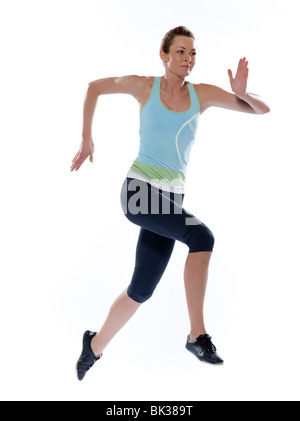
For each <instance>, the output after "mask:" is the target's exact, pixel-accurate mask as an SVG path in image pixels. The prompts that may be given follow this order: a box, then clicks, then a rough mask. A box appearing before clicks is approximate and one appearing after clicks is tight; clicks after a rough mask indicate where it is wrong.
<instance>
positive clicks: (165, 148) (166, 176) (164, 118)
mask: <svg viewBox="0 0 300 421" xmlns="http://www.w3.org/2000/svg"><path fill="white" fill-rule="evenodd" d="M160 85H161V77H155V78H154V83H153V86H152V90H151V94H150V97H149V99H148V101H147V103H146V104H145V105H144V106H143V108H142V109H141V111H140V131H139V133H140V147H139V153H138V156H137V158H136V159H135V160H134V162H133V164H132V166H131V168H130V171H129V172H128V174H127V176H128V177H133V178H138V179H141V180H144V181H147V182H149V183H150V184H152V185H154V186H155V187H158V188H160V189H162V190H167V191H172V192H175V193H184V185H185V174H186V169H187V164H188V161H189V156H190V151H191V148H192V145H193V143H194V141H195V136H196V131H197V128H198V123H199V117H200V103H199V100H198V96H197V93H196V91H195V88H194V86H193V85H192V84H190V83H189V82H188V83H187V86H188V90H189V94H190V107H189V109H188V110H187V111H184V112H175V111H171V110H169V109H168V108H166V107H165V105H164V104H163V103H162V101H161V98H160Z"/></svg>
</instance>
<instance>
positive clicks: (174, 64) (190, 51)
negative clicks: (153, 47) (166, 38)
mask: <svg viewBox="0 0 300 421" xmlns="http://www.w3.org/2000/svg"><path fill="white" fill-rule="evenodd" d="M160 56H161V59H162V60H163V61H164V65H165V67H166V71H167V69H168V70H169V71H170V72H171V73H173V74H175V75H176V76H179V77H185V76H188V75H189V74H190V73H191V71H192V70H193V67H194V66H195V63H196V43H195V40H194V38H190V37H184V36H177V37H175V38H174V39H173V43H172V45H171V47H170V51H169V54H166V53H164V52H163V51H161V52H160Z"/></svg>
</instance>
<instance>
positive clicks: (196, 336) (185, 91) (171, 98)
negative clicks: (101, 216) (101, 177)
mask: <svg viewBox="0 0 300 421" xmlns="http://www.w3.org/2000/svg"><path fill="white" fill-rule="evenodd" d="M160 58H161V60H162V62H163V65H164V75H163V76H161V77H153V76H152V77H147V76H136V75H131V76H123V77H109V78H103V79H99V80H95V81H93V82H91V83H89V85H88V89H87V94H86V98H85V102H84V113H83V132H82V142H81V145H80V149H79V151H78V153H77V154H76V155H75V157H74V159H73V161H72V165H71V171H73V170H75V171H77V170H79V168H80V167H81V165H82V164H83V162H84V161H85V160H86V159H87V158H89V160H90V162H93V155H94V142H93V138H92V121H93V116H94V112H95V109H96V105H97V99H98V96H99V95H106V94H115V93H124V94H129V95H132V96H133V97H134V98H135V99H136V100H137V101H138V103H139V107H140V131H139V134H140V146H139V152H138V155H137V157H136V159H135V160H134V161H133V163H132V165H131V167H130V168H128V174H127V177H126V179H125V181H124V184H123V186H122V189H121V205H122V209H123V212H124V214H125V216H126V217H127V219H128V220H129V221H131V222H132V223H134V224H137V225H138V226H140V234H139V238H138V242H137V248H136V261H135V267H134V270H133V275H132V279H131V281H130V283H129V286H128V287H127V288H126V289H125V290H124V291H123V292H121V294H120V295H119V296H118V297H117V298H116V300H115V301H114V302H113V304H112V305H111V308H110V310H109V313H108V315H107V318H106V320H105V321H104V324H103V325H102V327H101V329H100V330H99V332H92V331H89V330H86V331H85V332H84V334H83V348H82V352H81V355H80V357H79V359H78V361H77V375H78V379H79V380H82V379H83V378H84V376H85V374H86V373H87V371H88V370H89V369H90V368H91V367H92V366H93V364H94V363H95V362H96V361H97V360H99V358H100V357H101V356H102V355H103V351H104V349H105V347H106V346H107V345H108V343H109V342H110V341H111V339H112V338H113V337H114V336H115V335H116V333H117V332H118V331H119V330H120V329H121V328H122V327H123V326H124V325H125V324H126V323H127V321H128V320H129V319H130V318H131V317H132V316H133V314H134V313H135V312H136V311H137V309H138V308H139V307H140V305H141V304H142V303H143V302H145V301H146V300H148V299H149V298H150V297H151V295H152V294H153V292H154V290H155V288H156V286H157V284H158V282H159V281H160V279H161V277H162V275H163V273H164V271H165V269H166V266H167V264H168V262H169V259H170V257H171V254H172V251H173V247H174V243H175V241H176V240H178V241H181V242H182V243H184V244H186V245H187V247H188V254H187V259H186V263H185V267H184V285H185V293H186V300H187V307H188V314H189V318H190V331H189V334H188V335H187V339H186V345H185V346H186V349H187V350H189V351H190V352H191V353H192V354H194V355H195V356H196V357H197V358H198V359H199V360H200V361H203V362H206V363H209V364H223V360H222V358H221V357H220V356H219V355H218V353H217V350H216V347H215V346H214V344H213V343H212V341H211V336H210V335H209V334H208V333H207V332H206V328H205V323H204V314H203V306H204V298H205V291H206V285H207V278H208V267H209V262H210V258H211V254H212V251H213V247H214V236H213V233H212V232H211V231H210V229H209V228H208V227H207V226H206V225H205V224H204V223H203V222H201V221H200V220H199V219H197V218H196V217H195V216H194V215H192V214H191V213H189V212H188V211H187V210H186V209H184V208H183V205H182V204H183V198H184V186H185V175H186V169H187V163H188V160H189V154H190V151H191V147H192V145H193V142H194V140H195V136H196V131H197V127H198V122H199V117H200V115H201V114H202V113H203V112H204V111H206V110H207V109H208V108H209V107H213V106H215V107H221V108H226V109H229V110H234V111H240V112H245V113H252V114H265V113H268V112H269V111H270V109H269V107H268V106H267V105H266V104H265V103H264V102H263V101H262V100H261V99H260V98H259V97H258V96H257V95H254V94H250V93H248V92H247V79H248V62H247V60H246V58H241V59H240V61H239V64H238V68H237V72H236V75H235V77H233V74H232V71H231V70H228V76H229V81H230V85H231V89H232V92H233V93H230V92H227V91H225V90H223V89H221V88H219V87H217V86H214V85H209V84H204V83H199V84H192V83H190V82H187V81H186V77H188V76H189V75H190V74H191V72H192V70H193V68H194V66H195V62H196V44H195V37H194V35H193V33H192V32H191V31H189V30H188V29H187V28H186V27H183V26H179V27H176V28H174V29H172V30H170V31H169V32H167V34H166V35H165V36H164V38H163V40H162V43H161V47H160Z"/></svg>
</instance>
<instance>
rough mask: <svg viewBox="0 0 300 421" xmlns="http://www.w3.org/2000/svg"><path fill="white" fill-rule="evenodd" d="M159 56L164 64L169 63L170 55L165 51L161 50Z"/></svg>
mask: <svg viewBox="0 0 300 421" xmlns="http://www.w3.org/2000/svg"><path fill="white" fill-rule="evenodd" d="M159 55H160V58H161V59H162V61H163V62H164V63H167V62H168V54H166V53H164V52H163V50H160V52H159Z"/></svg>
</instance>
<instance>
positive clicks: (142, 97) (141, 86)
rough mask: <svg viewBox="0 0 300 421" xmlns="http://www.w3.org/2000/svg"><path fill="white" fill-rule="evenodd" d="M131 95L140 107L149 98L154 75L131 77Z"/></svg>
mask: <svg viewBox="0 0 300 421" xmlns="http://www.w3.org/2000/svg"><path fill="white" fill-rule="evenodd" d="M131 83H132V95H133V96H134V97H135V99H136V100H137V101H138V103H139V105H140V108H142V107H143V106H144V105H145V104H146V102H147V101H148V99H149V96H150V94H151V90H152V86H153V83H154V76H136V75H135V76H134V77H133V78H132V81H131Z"/></svg>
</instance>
